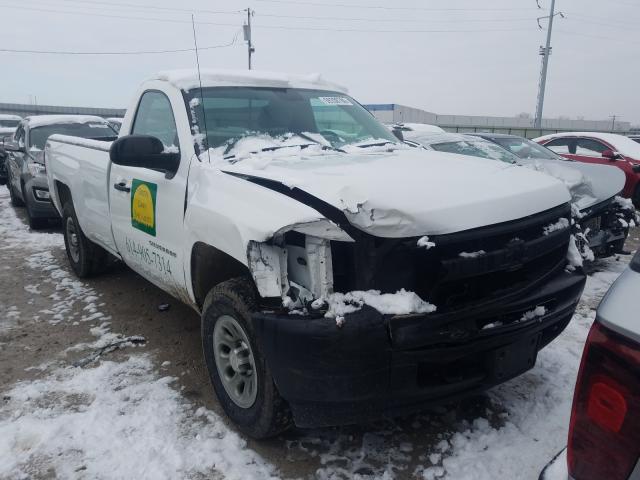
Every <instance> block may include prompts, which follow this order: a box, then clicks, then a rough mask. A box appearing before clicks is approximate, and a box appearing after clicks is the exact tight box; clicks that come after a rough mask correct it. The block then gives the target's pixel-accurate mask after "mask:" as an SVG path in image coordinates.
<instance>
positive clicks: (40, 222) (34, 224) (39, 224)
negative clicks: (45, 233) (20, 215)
mask: <svg viewBox="0 0 640 480" xmlns="http://www.w3.org/2000/svg"><path fill="white" fill-rule="evenodd" d="M26 207H27V220H28V222H29V227H30V228H31V230H40V229H42V228H45V227H46V226H47V225H48V224H49V222H48V220H47V219H46V218H37V217H34V216H33V214H32V213H31V208H30V207H29V201H28V200H27V202H26Z"/></svg>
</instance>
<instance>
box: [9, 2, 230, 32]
mask: <svg viewBox="0 0 640 480" xmlns="http://www.w3.org/2000/svg"><path fill="white" fill-rule="evenodd" d="M0 6H2V8H11V9H17V10H27V11H32V12H48V13H60V14H63V15H80V16H86V17H101V18H119V19H123V20H141V21H145V22H163V23H183V24H190V23H191V22H190V21H188V20H175V19H170V18H148V17H131V16H128V15H112V14H108V13H94V12H78V11H74V12H71V11H68V10H55V9H50V8H36V7H23V6H18V5H5V4H1V5H0ZM196 24H198V25H216V26H221V27H237V26H238V24H237V23H220V22H196Z"/></svg>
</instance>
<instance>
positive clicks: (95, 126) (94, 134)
mask: <svg viewBox="0 0 640 480" xmlns="http://www.w3.org/2000/svg"><path fill="white" fill-rule="evenodd" d="M54 134H60V135H71V136H74V137H81V138H92V139H95V140H100V139H106V138H113V137H116V136H117V135H118V134H117V133H116V131H115V130H114V129H113V128H111V127H110V126H109V124H107V123H98V122H94V123H55V124H52V125H43V126H41V127H34V128H32V129H31V130H29V147H36V148H38V149H40V150H44V145H45V143H47V139H48V138H49V137H50V136H51V135H54Z"/></svg>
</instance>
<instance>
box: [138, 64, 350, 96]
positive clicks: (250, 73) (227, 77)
mask: <svg viewBox="0 0 640 480" xmlns="http://www.w3.org/2000/svg"><path fill="white" fill-rule="evenodd" d="M200 76H201V78H202V86H203V87H235V86H243V87H274V88H310V89H321V90H334V91H339V92H342V93H347V89H346V88H345V87H343V86H341V85H338V84H336V83H333V82H329V81H326V80H324V79H323V78H322V76H321V75H320V74H319V73H312V74H308V75H296V74H289V73H278V72H262V71H256V70H218V69H203V70H201V71H200ZM150 80H162V81H165V82H169V83H171V84H172V85H174V86H175V87H177V88H180V89H182V90H186V91H188V90H191V89H194V88H197V87H199V85H200V83H199V79H198V71H197V70H167V71H163V72H159V73H157V74H156V75H154V76H153V77H151V78H150Z"/></svg>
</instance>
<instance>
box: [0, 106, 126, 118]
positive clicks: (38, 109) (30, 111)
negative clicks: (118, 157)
mask: <svg viewBox="0 0 640 480" xmlns="http://www.w3.org/2000/svg"><path fill="white" fill-rule="evenodd" d="M124 112H125V109H124V108H93V107H61V106H55V105H33V104H24V103H0V113H8V114H11V115H20V116H21V117H28V116H29V115H51V114H56V115H59V114H63V115H98V116H100V117H105V118H106V117H123V116H124Z"/></svg>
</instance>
